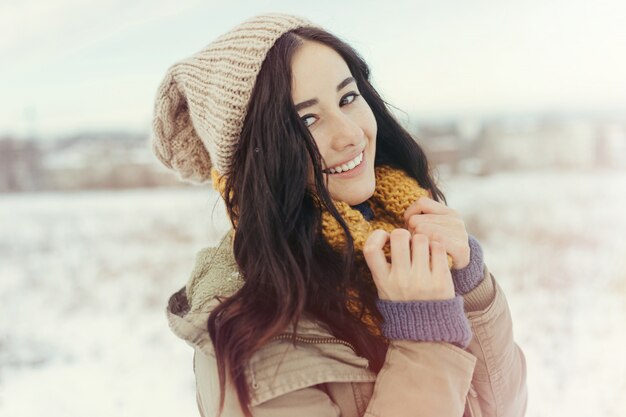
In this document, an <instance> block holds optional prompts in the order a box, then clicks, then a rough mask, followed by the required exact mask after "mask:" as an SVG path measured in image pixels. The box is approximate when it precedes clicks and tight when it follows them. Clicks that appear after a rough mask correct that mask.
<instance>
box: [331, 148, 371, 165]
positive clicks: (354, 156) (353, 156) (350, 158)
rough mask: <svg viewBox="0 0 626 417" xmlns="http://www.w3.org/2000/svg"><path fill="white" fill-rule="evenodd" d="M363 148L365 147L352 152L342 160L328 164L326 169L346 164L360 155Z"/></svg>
mask: <svg viewBox="0 0 626 417" xmlns="http://www.w3.org/2000/svg"><path fill="white" fill-rule="evenodd" d="M364 150H365V148H363V149H361V150H360V151H358V152H356V153H354V154H353V155H352V156H351V157H349V158H348V159H346V160H345V161H343V162H340V163H338V164H334V165H328V168H326V169H327V170H328V169H331V168H336V167H338V166H341V165H343V164H347V163H348V162H350V161H352V160H353V159H354V158H356V157H357V156H359V155H361V152H363V151H364Z"/></svg>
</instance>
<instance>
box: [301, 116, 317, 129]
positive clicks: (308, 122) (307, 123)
mask: <svg viewBox="0 0 626 417" xmlns="http://www.w3.org/2000/svg"><path fill="white" fill-rule="evenodd" d="M315 119H316V118H315V116H313V115H312V114H307V115H306V116H302V118H301V119H300V120H302V122H304V125H305V126H306V127H309V126H311V125H312V124H313V123H315Z"/></svg>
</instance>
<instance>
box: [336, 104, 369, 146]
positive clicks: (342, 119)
mask: <svg viewBox="0 0 626 417" xmlns="http://www.w3.org/2000/svg"><path fill="white" fill-rule="evenodd" d="M331 127H332V140H331V146H332V148H333V149H335V150H338V151H341V150H343V149H344V148H346V147H348V146H357V145H360V144H361V143H362V142H363V129H361V127H360V126H359V125H358V123H356V122H355V121H354V120H352V118H351V117H350V116H349V115H347V114H345V113H343V112H341V111H339V112H336V113H335V114H334V115H333V117H332V118H331Z"/></svg>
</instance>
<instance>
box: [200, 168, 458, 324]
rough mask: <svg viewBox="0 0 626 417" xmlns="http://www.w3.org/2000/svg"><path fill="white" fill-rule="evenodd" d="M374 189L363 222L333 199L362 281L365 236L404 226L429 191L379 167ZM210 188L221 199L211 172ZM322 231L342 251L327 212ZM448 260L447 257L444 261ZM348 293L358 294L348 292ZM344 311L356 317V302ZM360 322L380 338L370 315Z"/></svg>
mask: <svg viewBox="0 0 626 417" xmlns="http://www.w3.org/2000/svg"><path fill="white" fill-rule="evenodd" d="M375 176H376V187H375V191H374V194H373V195H372V197H370V199H369V200H368V204H369V205H370V207H371V209H372V211H373V212H374V218H373V219H372V220H369V221H368V220H366V219H365V218H364V217H363V214H362V213H361V212H360V211H359V210H358V209H356V208H353V207H351V206H350V205H349V204H347V203H345V202H343V201H337V200H333V203H334V204H335V207H336V208H337V211H338V212H339V213H340V214H341V216H342V218H343V219H344V221H345V223H346V225H347V226H348V229H349V230H350V234H351V235H352V239H353V242H354V249H355V258H356V263H357V268H358V271H359V273H360V274H361V275H363V276H364V278H365V279H369V280H371V279H372V278H371V274H370V272H369V268H367V265H366V263H365V258H364V257H363V245H364V244H365V241H366V240H367V237H368V236H369V235H370V233H372V232H373V231H374V230H376V229H383V230H385V231H387V232H391V231H392V230H393V229H395V228H403V227H405V223H404V217H403V215H404V212H405V211H406V209H407V208H408V207H409V206H410V205H411V204H413V203H414V202H415V201H416V200H417V199H419V198H420V197H424V196H429V192H428V191H427V190H425V189H424V188H422V187H421V186H420V185H419V184H418V182H417V181H416V180H415V179H414V178H412V177H410V176H409V175H408V174H407V173H405V172H404V171H402V170H400V169H396V168H392V167H390V166H386V165H381V166H377V167H376V168H375ZM212 178H213V186H214V187H215V188H216V189H217V190H218V191H219V192H220V193H221V195H222V196H224V185H225V181H224V179H225V178H224V177H220V176H219V175H218V174H217V172H216V171H215V170H212ZM322 231H323V234H324V237H325V239H326V241H327V242H328V243H329V244H330V246H331V247H332V248H333V249H335V250H336V251H338V252H341V251H343V250H344V249H345V245H346V242H347V241H346V236H345V234H344V232H343V229H342V228H341V226H340V225H339V222H337V220H336V219H335V218H334V217H333V216H332V215H331V214H330V212H328V211H327V210H323V212H322ZM389 251H390V247H389V245H386V247H385V254H386V255H387V258H388V259H390V253H389ZM448 260H449V261H450V258H448ZM350 294H351V295H353V296H356V297H355V298H353V299H358V294H356V293H355V292H354V291H350ZM348 309H349V310H350V311H351V312H352V313H353V314H357V313H358V312H359V311H360V310H361V305H360V304H359V303H358V302H355V303H350V304H348ZM361 320H362V321H363V323H364V324H365V325H366V326H367V327H368V329H369V330H370V332H372V333H373V334H375V335H380V329H379V323H376V320H375V319H374V316H373V315H372V314H371V313H370V312H369V311H367V309H364V315H363V316H362V318H361Z"/></svg>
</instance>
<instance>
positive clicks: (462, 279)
mask: <svg viewBox="0 0 626 417" xmlns="http://www.w3.org/2000/svg"><path fill="white" fill-rule="evenodd" d="M468 244H469V247H470V261H469V264H467V266H465V267H463V268H461V269H452V270H451V271H450V272H451V274H452V282H453V283H454V291H455V293H456V294H457V295H463V294H467V293H468V292H470V291H471V290H473V289H474V288H476V287H477V286H478V285H479V284H480V282H481V281H482V280H483V277H484V274H483V266H484V263H483V250H482V248H481V246H480V243H478V240H476V238H475V237H474V236H472V235H469V237H468Z"/></svg>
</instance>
